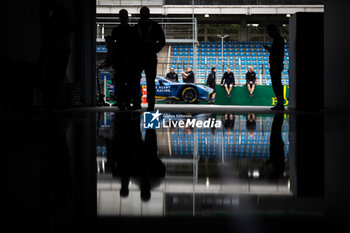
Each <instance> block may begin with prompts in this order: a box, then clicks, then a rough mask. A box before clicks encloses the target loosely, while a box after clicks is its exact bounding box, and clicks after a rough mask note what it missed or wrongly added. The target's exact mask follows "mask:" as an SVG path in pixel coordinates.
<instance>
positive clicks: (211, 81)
mask: <svg viewBox="0 0 350 233" xmlns="http://www.w3.org/2000/svg"><path fill="white" fill-rule="evenodd" d="M207 86H208V87H210V88H213V89H214V91H213V93H212V94H211V100H209V103H211V104H213V103H215V95H216V68H215V67H212V68H211V72H210V74H208V78H207Z"/></svg>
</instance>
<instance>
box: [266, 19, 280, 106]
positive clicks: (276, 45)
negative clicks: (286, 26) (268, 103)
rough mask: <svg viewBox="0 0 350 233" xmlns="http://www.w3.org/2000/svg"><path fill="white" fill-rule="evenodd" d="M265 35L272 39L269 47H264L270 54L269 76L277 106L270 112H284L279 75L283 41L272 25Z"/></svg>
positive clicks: (268, 27)
mask: <svg viewBox="0 0 350 233" xmlns="http://www.w3.org/2000/svg"><path fill="white" fill-rule="evenodd" d="M266 29H267V33H268V35H269V36H270V37H272V38H273V42H272V45H271V47H269V46H267V45H264V48H265V49H266V50H267V51H269V53H270V58H269V62H270V75H271V83H272V88H273V91H274V92H275V95H276V97H277V105H276V106H275V107H272V108H271V109H272V110H284V98H283V86H282V81H281V73H282V71H283V57H284V39H283V37H282V36H281V35H280V33H279V31H278V29H277V27H276V26H275V25H273V24H270V25H269V26H267V28H266Z"/></svg>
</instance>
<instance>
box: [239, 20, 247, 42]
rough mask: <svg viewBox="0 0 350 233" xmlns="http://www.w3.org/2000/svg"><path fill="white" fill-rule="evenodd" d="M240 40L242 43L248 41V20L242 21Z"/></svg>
mask: <svg viewBox="0 0 350 233" xmlns="http://www.w3.org/2000/svg"><path fill="white" fill-rule="evenodd" d="M240 40H241V41H248V28H247V20H245V19H243V20H241V27H240Z"/></svg>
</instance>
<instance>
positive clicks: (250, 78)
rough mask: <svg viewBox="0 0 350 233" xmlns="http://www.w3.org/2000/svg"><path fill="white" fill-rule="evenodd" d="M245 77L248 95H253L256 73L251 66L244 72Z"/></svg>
mask: <svg viewBox="0 0 350 233" xmlns="http://www.w3.org/2000/svg"><path fill="white" fill-rule="evenodd" d="M245 79H246V80H247V88H248V91H249V95H250V97H253V96H254V95H253V92H254V90H255V81H256V73H255V72H254V68H253V67H252V66H249V70H248V72H247V73H246V74H245Z"/></svg>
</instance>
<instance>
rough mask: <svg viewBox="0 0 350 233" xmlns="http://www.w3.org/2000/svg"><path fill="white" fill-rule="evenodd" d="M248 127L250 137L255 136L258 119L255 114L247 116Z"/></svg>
mask: <svg viewBox="0 0 350 233" xmlns="http://www.w3.org/2000/svg"><path fill="white" fill-rule="evenodd" d="M246 127H247V130H248V133H249V136H250V137H253V136H254V131H255V129H256V119H255V114H254V113H249V114H247V121H246Z"/></svg>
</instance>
